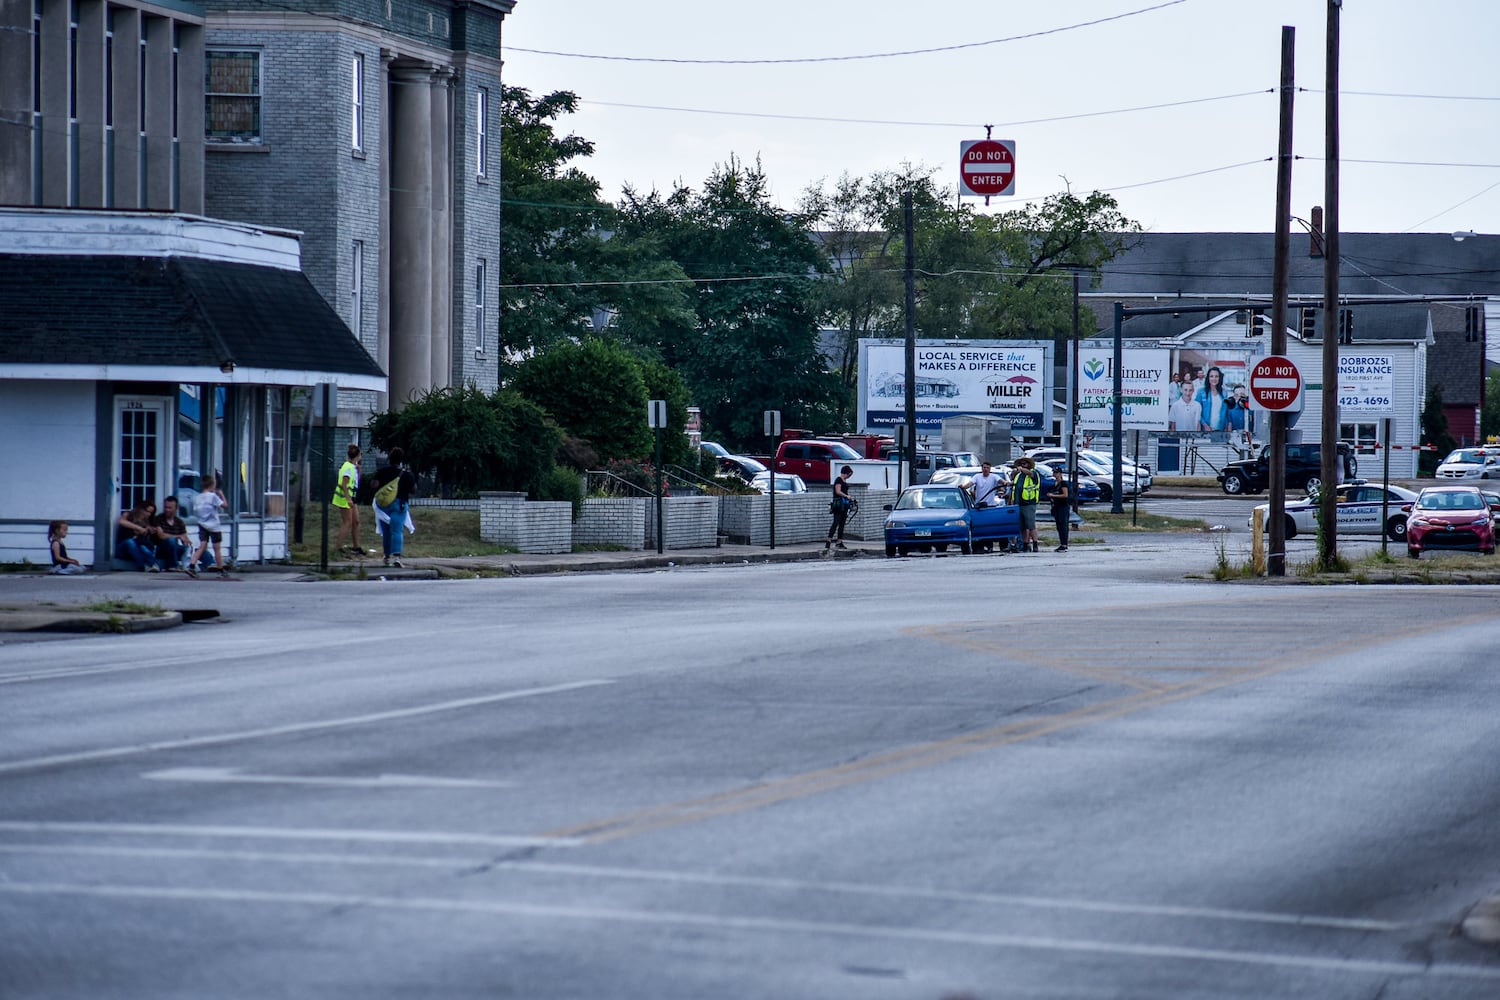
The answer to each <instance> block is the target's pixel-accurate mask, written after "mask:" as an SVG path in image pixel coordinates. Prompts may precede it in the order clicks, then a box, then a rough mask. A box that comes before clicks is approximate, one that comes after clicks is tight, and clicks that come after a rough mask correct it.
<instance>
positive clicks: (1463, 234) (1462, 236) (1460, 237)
mask: <svg viewBox="0 0 1500 1000" xmlns="http://www.w3.org/2000/svg"><path fill="white" fill-rule="evenodd" d="M1478 235H1479V234H1478V233H1476V232H1474V230H1472V229H1460V230H1458V232H1456V233H1454V234H1453V242H1454V243H1462V242H1463V241H1464V240H1466V239H1469V238H1470V237H1471V236H1478Z"/></svg>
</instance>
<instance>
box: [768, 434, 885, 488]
mask: <svg viewBox="0 0 1500 1000" xmlns="http://www.w3.org/2000/svg"><path fill="white" fill-rule="evenodd" d="M863 458H864V456H863V455H861V454H860V453H859V452H857V451H855V450H854V449H853V448H851V447H849V446H848V445H847V444H845V443H844V442H842V441H783V442H781V444H780V445H779V446H778V447H777V449H776V459H775V466H776V471H777V472H785V473H788V474H789V475H796V476H801V477H802V478H803V479H805V480H806V481H807V482H809V483H822V484H825V485H826V484H829V483H832V482H833V480H834V477H836V476H837V475H838V468H839V466H841V465H843V464H844V463H846V462H858V461H860V460H861V459H863Z"/></svg>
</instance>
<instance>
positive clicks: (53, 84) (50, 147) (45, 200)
mask: <svg viewBox="0 0 1500 1000" xmlns="http://www.w3.org/2000/svg"><path fill="white" fill-rule="evenodd" d="M15 6H17V7H20V6H25V5H23V4H16V5H15ZM69 7H70V5H69V3H68V0H43V3H42V65H41V73H40V74H39V75H40V77H41V86H42V101H41V107H42V135H41V143H42V197H41V200H40V201H39V202H38V204H40V205H46V206H48V207H51V208H68V207H71V206H72V204H73V200H72V194H73V152H72V150H73V127H72V123H71V122H70V121H69V119H68V86H69V80H68V75H69V74H68V64H69V62H70V61H71V55H70V49H71V47H72V43H71V39H70V38H69V37H68V36H69V19H70V16H71V13H72V12H71V10H70V9H69ZM26 30H27V36H28V37H30V33H31V26H30V25H29V24H28V25H27V27H26ZM30 89H31V88H30V87H28V88H27V90H28V91H29V90H30Z"/></svg>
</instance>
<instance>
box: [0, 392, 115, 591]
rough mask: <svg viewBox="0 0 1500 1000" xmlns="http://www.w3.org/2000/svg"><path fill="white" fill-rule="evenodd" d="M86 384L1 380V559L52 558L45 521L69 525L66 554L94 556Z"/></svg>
mask: <svg viewBox="0 0 1500 1000" xmlns="http://www.w3.org/2000/svg"><path fill="white" fill-rule="evenodd" d="M94 424H95V421H94V386H93V384H92V383H90V382H4V383H0V427H3V428H4V429H5V430H4V433H3V434H0V468H3V469H4V470H5V474H4V475H0V562H20V561H21V560H22V559H29V560H31V561H32V562H40V563H48V564H50V563H51V561H52V560H51V555H50V554H49V552H48V549H47V522H48V521H51V520H55V519H56V520H64V521H69V522H71V523H70V525H69V534H68V554H69V555H72V556H73V557H74V558H77V559H81V560H82V561H84V562H85V563H88V562H92V561H93V538H94V531H93V523H94V505H95V503H96V501H97V500H98V498H99V496H100V495H101V493H102V492H103V489H104V488H103V486H102V485H101V484H100V483H99V482H98V480H97V474H98V468H97V466H96V464H95V457H94V444H95V440H96V437H97V435H96V429H95V426H94Z"/></svg>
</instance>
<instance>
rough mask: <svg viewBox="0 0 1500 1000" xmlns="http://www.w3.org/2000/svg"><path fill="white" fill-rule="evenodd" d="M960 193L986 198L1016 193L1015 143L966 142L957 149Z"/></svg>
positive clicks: (1005, 140)
mask: <svg viewBox="0 0 1500 1000" xmlns="http://www.w3.org/2000/svg"><path fill="white" fill-rule="evenodd" d="M958 159H959V172H958V190H959V193H960V194H970V195H973V196H974V197H976V198H984V199H985V204H988V203H989V198H990V196H991V195H1011V194H1015V193H1016V143H1015V140H1014V139H965V140H964V141H963V142H961V143H959V145H958Z"/></svg>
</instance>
